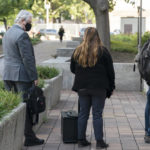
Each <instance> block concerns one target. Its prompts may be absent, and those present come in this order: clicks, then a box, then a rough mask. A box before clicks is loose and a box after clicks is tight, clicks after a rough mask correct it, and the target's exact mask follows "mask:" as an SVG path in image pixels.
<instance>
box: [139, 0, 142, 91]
mask: <svg viewBox="0 0 150 150" xmlns="http://www.w3.org/2000/svg"><path fill="white" fill-rule="evenodd" d="M141 41H142V0H140V19H139V45H138V52H140V50H141V47H142V43H141ZM140 82H141V83H140V90H141V91H142V87H143V86H142V85H143V83H142V78H141V77H140Z"/></svg>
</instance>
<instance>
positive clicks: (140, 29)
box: [138, 0, 142, 52]
mask: <svg viewBox="0 0 150 150" xmlns="http://www.w3.org/2000/svg"><path fill="white" fill-rule="evenodd" d="M139 20H140V21H139V22H140V23H139V45H138V50H139V52H140V49H141V46H142V43H141V41H142V0H140V19H139Z"/></svg>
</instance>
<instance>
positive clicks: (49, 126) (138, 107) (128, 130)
mask: <svg viewBox="0 0 150 150" xmlns="http://www.w3.org/2000/svg"><path fill="white" fill-rule="evenodd" d="M145 99H146V97H145V96H144V95H143V93H140V92H114V95H113V96H112V97H111V99H107V100H106V105H105V109H104V138H105V140H106V142H108V143H109V145H110V147H109V148H107V150H150V144H145V143H144V139H143V137H144V108H145V103H146V100H145ZM77 100H78V96H77V94H76V93H74V92H72V91H62V92H61V100H60V102H59V103H58V104H57V105H56V106H55V107H54V108H53V109H52V110H50V112H49V117H48V120H47V121H46V122H45V123H44V124H43V125H42V126H41V128H40V129H39V130H38V132H37V135H38V136H39V137H40V138H44V139H45V144H44V145H42V146H34V147H28V148H27V147H23V149H22V150H79V149H81V150H95V138H94V133H93V127H92V116H91V115H90V118H89V122H88V128H87V139H88V140H89V141H91V142H92V145H91V146H89V147H86V148H78V145H77V144H64V143H63V142H62V139H61V131H60V130H61V129H60V128H61V126H60V124H61V115H60V112H61V111H64V110H72V109H73V110H77V106H78V103H77Z"/></svg>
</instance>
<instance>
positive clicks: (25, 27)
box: [2, 10, 44, 146]
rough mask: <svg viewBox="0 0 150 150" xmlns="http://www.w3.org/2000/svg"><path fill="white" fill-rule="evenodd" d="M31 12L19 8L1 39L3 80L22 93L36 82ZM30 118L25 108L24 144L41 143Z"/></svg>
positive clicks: (41, 140)
mask: <svg viewBox="0 0 150 150" xmlns="http://www.w3.org/2000/svg"><path fill="white" fill-rule="evenodd" d="M31 23H32V14H31V13H30V12H28V11H26V10H21V11H20V12H19V14H18V15H17V17H16V20H15V24H14V25H13V26H12V27H11V28H10V29H9V30H8V31H7V32H6V33H5V35H4V37H3V41H2V45H3V52H4V70H3V80H4V85H5V89H6V90H8V91H11V90H13V91H14V92H18V93H23V92H25V91H27V90H28V89H29V88H31V87H32V85H33V84H35V85H37V84H38V75H37V70H36V62H35V56H34V50H33V47H32V43H31V41H30V38H29V35H28V34H27V33H26V31H29V30H30V29H31V26H32V24H31ZM32 127H33V125H32V120H31V118H30V116H29V111H28V109H26V120H25V131H24V135H25V142H24V145H25V146H34V145H41V144H43V143H44V140H43V139H39V138H37V137H36V135H35V133H34V131H33V130H32Z"/></svg>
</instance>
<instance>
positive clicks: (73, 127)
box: [61, 110, 78, 143]
mask: <svg viewBox="0 0 150 150" xmlns="http://www.w3.org/2000/svg"><path fill="white" fill-rule="evenodd" d="M77 128H78V114H77V112H76V111H73V110H70V111H64V112H61V135H62V140H63V142H64V143H77V141H78V129H77Z"/></svg>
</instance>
